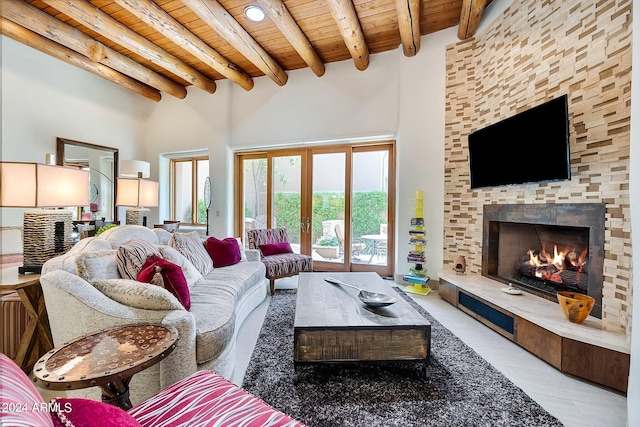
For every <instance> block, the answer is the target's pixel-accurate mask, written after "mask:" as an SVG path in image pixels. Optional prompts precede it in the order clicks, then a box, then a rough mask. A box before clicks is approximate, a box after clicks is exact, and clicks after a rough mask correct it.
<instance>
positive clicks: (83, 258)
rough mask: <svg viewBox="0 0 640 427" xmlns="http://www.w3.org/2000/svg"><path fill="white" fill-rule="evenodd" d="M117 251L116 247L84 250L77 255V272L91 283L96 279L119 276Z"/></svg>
mask: <svg viewBox="0 0 640 427" xmlns="http://www.w3.org/2000/svg"><path fill="white" fill-rule="evenodd" d="M116 252H117V251H116V250H115V249H106V250H100V251H96V252H82V253H81V254H80V255H78V256H77V257H76V273H77V274H78V276H80V277H82V278H83V279H84V280H86V281H87V282H89V283H91V282H93V281H94V280H104V279H117V278H119V277H120V272H119V271H118V263H117V262H116Z"/></svg>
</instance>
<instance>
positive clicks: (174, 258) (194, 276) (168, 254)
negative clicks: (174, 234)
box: [158, 246, 202, 287]
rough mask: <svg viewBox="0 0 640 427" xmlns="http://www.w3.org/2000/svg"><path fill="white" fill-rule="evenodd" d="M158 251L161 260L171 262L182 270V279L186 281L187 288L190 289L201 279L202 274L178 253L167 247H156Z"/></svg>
mask: <svg viewBox="0 0 640 427" xmlns="http://www.w3.org/2000/svg"><path fill="white" fill-rule="evenodd" d="M158 249H159V250H160V254H161V255H162V258H164V259H166V260H167V261H171V262H172V263H174V264H177V265H179V266H180V267H181V268H182V272H183V273H184V278H185V279H187V285H188V286H189V287H192V286H193V285H194V284H195V283H196V282H198V281H200V280H201V279H202V274H200V272H199V271H198V269H197V268H196V267H195V266H194V265H193V264H191V261H189V260H188V259H187V258H186V257H185V256H184V255H182V254H181V253H180V252H178V251H177V250H175V249H173V248H172V247H169V246H158Z"/></svg>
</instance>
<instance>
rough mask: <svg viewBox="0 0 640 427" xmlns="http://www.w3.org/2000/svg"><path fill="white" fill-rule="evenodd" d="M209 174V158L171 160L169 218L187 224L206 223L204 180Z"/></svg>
mask: <svg viewBox="0 0 640 427" xmlns="http://www.w3.org/2000/svg"><path fill="white" fill-rule="evenodd" d="M208 176H209V158H208V157H191V158H181V159H172V160H171V219H172V220H174V221H180V222H181V223H184V224H187V225H206V222H207V207H206V205H205V202H204V182H205V179H206V178H207V177H208Z"/></svg>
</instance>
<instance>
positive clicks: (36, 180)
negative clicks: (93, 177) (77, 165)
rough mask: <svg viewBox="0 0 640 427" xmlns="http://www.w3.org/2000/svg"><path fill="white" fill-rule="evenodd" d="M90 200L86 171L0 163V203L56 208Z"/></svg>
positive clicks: (76, 204) (82, 203)
mask: <svg viewBox="0 0 640 427" xmlns="http://www.w3.org/2000/svg"><path fill="white" fill-rule="evenodd" d="M88 204H89V172H87V171H84V170H82V169H74V168H68V167H64V166H54V165H43V164H39V163H20V162H2V163H0V206H3V207H16V208H55V207H65V206H84V205H88Z"/></svg>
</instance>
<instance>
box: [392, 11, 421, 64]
mask: <svg viewBox="0 0 640 427" xmlns="http://www.w3.org/2000/svg"><path fill="white" fill-rule="evenodd" d="M396 10H397V12H398V29H399V30H400V39H401V40H402V50H403V51H404V56H409V57H410V56H414V55H415V54H416V53H418V51H419V50H420V0H396Z"/></svg>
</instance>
